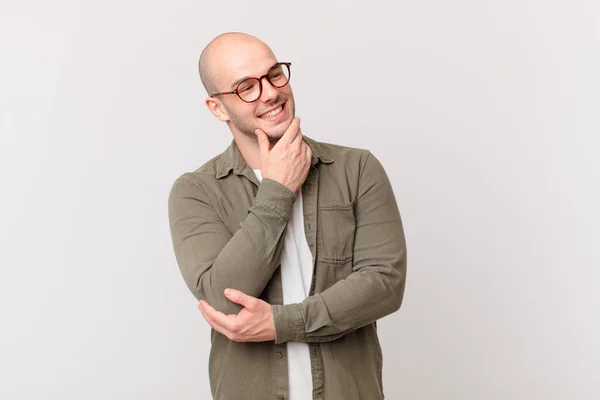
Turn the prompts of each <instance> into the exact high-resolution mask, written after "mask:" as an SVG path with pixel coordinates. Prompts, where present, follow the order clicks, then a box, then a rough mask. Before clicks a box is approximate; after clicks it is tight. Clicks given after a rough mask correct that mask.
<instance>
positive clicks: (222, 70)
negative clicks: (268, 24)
mask: <svg viewBox="0 0 600 400" xmlns="http://www.w3.org/2000/svg"><path fill="white" fill-rule="evenodd" d="M265 53H268V55H270V56H271V57H272V58H273V59H275V55H274V54H273V51H272V50H271V49H270V48H269V46H267V45H266V44H265V43H264V42H263V41H262V40H260V39H258V38H257V37H255V36H252V35H248V34H245V33H240V32H227V33H223V34H221V35H219V36H217V37H216V38H214V39H213V40H211V41H210V43H208V45H206V47H205V48H204V50H203V51H202V53H201V54H200V60H199V61H198V70H199V72H200V80H201V81H202V85H204V88H205V89H206V92H207V93H208V94H211V93H215V92H218V91H220V90H225V89H223V87H219V85H220V84H222V83H223V82H222V81H223V78H225V77H227V76H228V75H229V74H228V72H230V71H231V70H235V69H236V68H239V67H244V66H245V65H247V64H248V63H249V62H252V59H253V58H254V57H256V56H257V55H258V56H261V55H264V54H265ZM227 90H228V89H227Z"/></svg>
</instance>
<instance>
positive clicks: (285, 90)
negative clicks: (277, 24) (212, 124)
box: [219, 52, 295, 141]
mask: <svg viewBox="0 0 600 400" xmlns="http://www.w3.org/2000/svg"><path fill="white" fill-rule="evenodd" d="M265 55H266V57H265ZM276 63H277V60H276V59H275V57H274V56H273V55H272V54H270V52H268V53H267V54H263V57H248V61H247V62H246V61H245V62H243V63H239V64H238V65H235V66H233V67H232V68H231V69H230V70H229V71H224V72H226V73H223V74H222V75H221V79H219V80H220V81H221V82H225V81H226V82H227V83H226V84H222V90H223V91H230V90H234V89H235V88H236V87H237V83H238V82H239V80H240V79H242V78H248V77H254V78H258V77H260V76H262V75H265V74H267V73H268V72H269V70H270V69H271V67H273V66H274V65H275V64H276ZM283 68H285V66H284V67H283ZM227 72H229V73H227ZM261 83H262V93H261V95H260V97H259V98H258V99H257V100H256V101H254V102H252V103H246V102H244V101H242V100H241V99H240V98H239V97H238V96H237V95H235V94H233V95H226V96H221V97H220V98H221V101H222V104H223V106H224V107H225V109H226V110H227V113H228V115H229V121H228V124H229V126H230V128H231V129H232V130H234V129H235V130H237V131H239V132H240V133H242V134H244V135H246V136H249V137H252V138H256V134H255V133H254V132H255V130H256V128H260V129H262V130H263V131H264V132H265V133H266V134H267V136H269V138H270V139H271V140H272V141H276V140H278V139H279V138H280V137H281V136H282V135H283V133H284V132H285V131H286V129H287V128H288V126H289V125H290V124H291V122H292V120H293V119H294V116H295V104H294V95H293V93H292V88H291V86H290V84H289V83H288V84H287V85H286V86H284V87H281V88H276V87H275V86H273V85H271V83H270V82H269V81H268V80H267V79H266V78H263V79H262V82H261Z"/></svg>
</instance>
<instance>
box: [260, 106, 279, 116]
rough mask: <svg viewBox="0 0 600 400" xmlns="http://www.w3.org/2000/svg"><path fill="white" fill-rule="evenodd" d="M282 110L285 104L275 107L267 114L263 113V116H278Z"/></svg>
mask: <svg viewBox="0 0 600 400" xmlns="http://www.w3.org/2000/svg"><path fill="white" fill-rule="evenodd" d="M281 110H283V105H280V106H279V107H277V108H276V109H274V110H273V111H269V112H268V113H266V114H263V115H261V116H260V117H261V118H271V117H274V116H276V115H277V114H279V113H280V112H281Z"/></svg>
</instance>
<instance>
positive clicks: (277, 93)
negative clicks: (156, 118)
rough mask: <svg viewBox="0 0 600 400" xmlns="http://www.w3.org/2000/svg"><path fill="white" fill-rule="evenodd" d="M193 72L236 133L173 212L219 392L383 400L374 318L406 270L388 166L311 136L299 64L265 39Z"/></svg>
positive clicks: (219, 47)
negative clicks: (297, 94) (294, 75)
mask: <svg viewBox="0 0 600 400" xmlns="http://www.w3.org/2000/svg"><path fill="white" fill-rule="evenodd" d="M199 70H200V78H201V80H202V83H203V85H204V87H205V89H206V91H207V93H208V97H207V98H206V100H205V103H206V106H207V108H208V110H209V111H210V112H211V113H212V114H213V115H214V116H215V117H216V118H218V119H219V120H220V121H222V122H224V123H225V124H227V126H228V128H229V130H230V131H231V133H232V135H233V140H232V141H231V144H230V145H229V147H228V148H227V149H225V151H224V152H223V153H221V154H219V155H216V156H215V157H214V158H212V159H211V160H208V161H206V162H205V163H204V164H203V165H202V166H200V167H199V168H198V169H196V170H195V171H193V172H186V173H184V174H182V175H181V176H180V177H179V178H178V179H177V180H176V181H175V183H174V184H173V187H172V188H171V193H170V196H169V220H170V227H171V235H172V239H173V246H174V251H175V255H176V258H177V262H178V264H179V268H180V270H181V273H182V275H183V278H184V280H185V282H186V284H187V286H188V287H189V289H190V290H191V292H192V293H193V294H194V296H195V297H196V298H197V299H198V300H199V305H198V308H199V309H200V311H201V313H202V315H203V317H204V318H205V319H206V321H207V322H208V323H209V324H210V326H211V342H212V344H211V352H210V357H209V378H210V388H211V394H212V397H213V398H214V399H220V400H221V399H222V400H238V399H272V400H283V399H291V400H309V399H312V400H316V399H321V400H373V399H383V398H384V394H383V382H382V367H383V361H382V352H381V347H380V345H379V340H378V336H377V320H379V319H380V318H382V317H384V316H386V315H389V314H391V313H393V312H395V311H396V310H398V309H399V308H400V305H401V303H402V299H403V295H404V287H405V277H406V243H405V238H404V231H403V227H402V222H401V218H400V213H399V211H398V206H397V203H396V199H395V196H394V192H393V190H392V187H391V185H390V182H389V179H388V176H387V175H386V172H385V170H384V168H383V167H382V165H381V163H380V162H379V161H378V159H377V158H376V157H375V156H374V155H373V154H372V153H371V152H370V151H368V150H365V149H358V148H350V147H346V146H341V145H334V144H328V143H324V142H319V141H316V140H314V139H311V138H309V137H308V136H305V135H303V133H302V131H301V126H300V120H299V118H297V117H296V115H295V106H294V95H293V93H292V87H291V84H290V77H291V63H289V62H282V61H279V60H278V59H277V58H276V57H275V55H274V54H273V51H272V50H271V49H270V48H269V47H268V46H267V45H266V44H265V43H263V42H262V41H261V40H259V39H257V38H255V37H253V36H249V35H246V34H241V33H227V34H223V35H220V36H218V37H216V38H215V39H214V40H212V41H211V42H210V43H209V44H208V45H207V46H206V48H205V49H204V50H203V52H202V54H201V56H200V60H199ZM203 396H204V395H203V394H199V398H204V397H203Z"/></svg>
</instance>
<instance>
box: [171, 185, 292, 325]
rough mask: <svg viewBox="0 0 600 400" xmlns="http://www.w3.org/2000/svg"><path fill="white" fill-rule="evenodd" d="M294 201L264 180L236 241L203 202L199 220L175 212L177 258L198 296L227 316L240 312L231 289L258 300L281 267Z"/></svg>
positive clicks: (286, 191) (288, 192)
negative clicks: (229, 296) (227, 294)
mask: <svg viewBox="0 0 600 400" xmlns="http://www.w3.org/2000/svg"><path fill="white" fill-rule="evenodd" d="M202 196H204V195H202ZM196 200H197V199H196ZM294 200H295V194H294V193H293V192H291V191H290V190H289V189H287V188H285V187H284V186H283V185H281V184H279V183H278V182H276V181H272V180H269V179H264V180H263V182H262V183H261V185H260V186H259V189H258V191H257V195H256V197H255V199H254V200H253V203H252V206H251V207H250V208H249V209H248V214H247V216H246V219H245V220H244V221H243V222H242V223H241V224H240V227H239V229H238V230H237V231H236V232H235V234H233V236H231V235H229V236H226V235H225V234H224V233H223V224H222V223H221V222H220V220H219V221H215V219H216V217H215V216H214V215H212V214H209V213H208V210H206V206H205V203H206V198H204V197H203V198H202V201H203V203H204V205H203V207H202V208H201V207H197V211H196V214H199V215H196V214H195V215H194V216H193V217H192V216H189V215H188V216H185V215H184V216H181V217H180V218H178V217H177V215H178V213H177V211H176V210H175V211H174V212H173V215H174V216H173V218H172V232H173V238H174V246H175V254H176V256H177V260H178V263H179V266H180V269H181V272H182V275H183V277H184V280H185V282H186V284H187V285H188V287H189V289H190V290H191V291H192V293H193V294H194V296H195V297H196V298H197V299H198V300H200V299H204V300H206V301H207V302H208V303H209V304H211V305H212V306H213V307H214V308H215V309H217V310H219V311H221V312H223V313H225V314H232V313H237V312H238V311H239V310H240V308H241V307H240V306H239V305H237V304H234V303H232V302H230V301H229V300H227V299H226V298H225V296H224V290H225V289H226V288H234V289H238V290H240V291H242V292H244V293H246V294H248V295H250V296H253V297H259V296H260V294H261V293H262V292H263V290H264V289H265V287H266V285H267V283H268V282H269V280H270V279H271V277H272V275H273V273H274V271H275V270H276V268H277V266H278V265H279V262H280V257H281V250H282V246H283V239H284V235H285V231H286V227H287V222H288V221H289V218H290V212H291V207H292V204H293V202H294ZM174 202H175V203H176V201H175V200H174ZM211 218H212V221H211Z"/></svg>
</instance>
